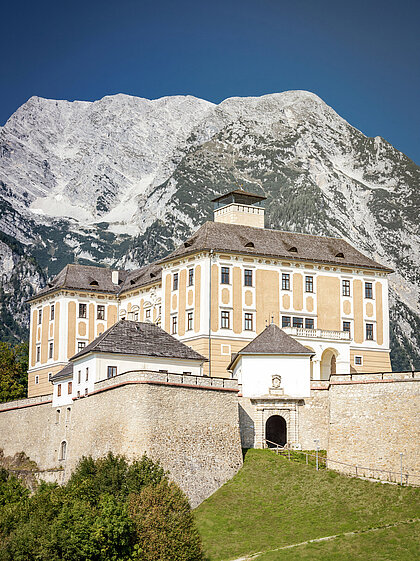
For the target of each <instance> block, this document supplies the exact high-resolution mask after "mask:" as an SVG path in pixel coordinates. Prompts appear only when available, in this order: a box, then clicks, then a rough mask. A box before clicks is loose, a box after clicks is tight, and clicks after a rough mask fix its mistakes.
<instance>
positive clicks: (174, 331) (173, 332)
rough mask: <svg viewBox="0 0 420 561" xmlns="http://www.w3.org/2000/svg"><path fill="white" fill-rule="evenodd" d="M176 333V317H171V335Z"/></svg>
mask: <svg viewBox="0 0 420 561" xmlns="http://www.w3.org/2000/svg"><path fill="white" fill-rule="evenodd" d="M177 333H178V316H172V335H176V334H177Z"/></svg>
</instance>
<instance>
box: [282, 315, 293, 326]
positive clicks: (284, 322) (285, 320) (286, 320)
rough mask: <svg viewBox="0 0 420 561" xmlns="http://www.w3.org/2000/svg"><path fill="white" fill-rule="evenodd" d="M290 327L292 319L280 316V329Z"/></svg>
mask: <svg viewBox="0 0 420 561" xmlns="http://www.w3.org/2000/svg"><path fill="white" fill-rule="evenodd" d="M291 325H292V318H291V317H290V316H282V317H281V326H282V327H290V326H291Z"/></svg>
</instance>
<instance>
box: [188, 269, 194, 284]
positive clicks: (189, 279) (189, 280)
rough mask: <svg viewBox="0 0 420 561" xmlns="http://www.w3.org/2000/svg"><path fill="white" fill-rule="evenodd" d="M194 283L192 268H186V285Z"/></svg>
mask: <svg viewBox="0 0 420 561" xmlns="http://www.w3.org/2000/svg"><path fill="white" fill-rule="evenodd" d="M193 284H194V269H188V286H192V285H193Z"/></svg>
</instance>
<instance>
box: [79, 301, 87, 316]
mask: <svg viewBox="0 0 420 561" xmlns="http://www.w3.org/2000/svg"><path fill="white" fill-rule="evenodd" d="M79 318H87V304H79Z"/></svg>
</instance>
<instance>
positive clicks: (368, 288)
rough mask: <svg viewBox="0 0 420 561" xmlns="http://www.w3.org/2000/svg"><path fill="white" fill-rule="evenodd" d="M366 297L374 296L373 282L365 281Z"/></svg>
mask: <svg viewBox="0 0 420 561" xmlns="http://www.w3.org/2000/svg"><path fill="white" fill-rule="evenodd" d="M365 298H373V292H372V283H371V282H365Z"/></svg>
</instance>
